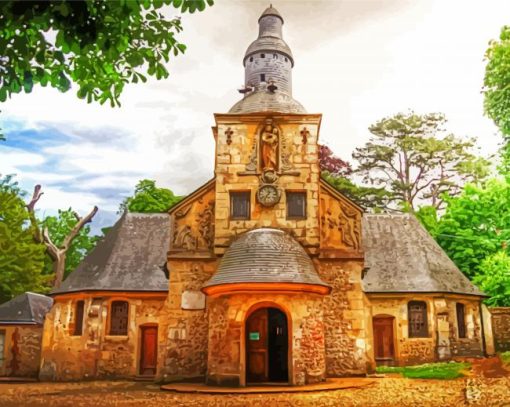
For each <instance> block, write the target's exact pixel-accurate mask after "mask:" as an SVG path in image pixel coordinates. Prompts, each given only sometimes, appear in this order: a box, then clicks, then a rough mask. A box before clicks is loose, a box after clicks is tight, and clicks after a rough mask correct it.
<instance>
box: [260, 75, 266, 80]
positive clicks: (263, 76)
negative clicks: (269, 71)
mask: <svg viewBox="0 0 510 407" xmlns="http://www.w3.org/2000/svg"><path fill="white" fill-rule="evenodd" d="M265 81H266V74H265V73H261V74H260V82H265Z"/></svg>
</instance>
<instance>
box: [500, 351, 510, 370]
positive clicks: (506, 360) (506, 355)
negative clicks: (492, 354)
mask: <svg viewBox="0 0 510 407" xmlns="http://www.w3.org/2000/svg"><path fill="white" fill-rule="evenodd" d="M499 357H500V358H501V361H502V362H503V365H505V366H506V367H510V351H508V352H503V353H500V354H499Z"/></svg>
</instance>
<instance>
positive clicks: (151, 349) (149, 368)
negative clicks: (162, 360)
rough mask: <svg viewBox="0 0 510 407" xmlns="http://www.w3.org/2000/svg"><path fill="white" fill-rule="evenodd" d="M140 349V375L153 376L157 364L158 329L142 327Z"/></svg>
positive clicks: (155, 327)
mask: <svg viewBox="0 0 510 407" xmlns="http://www.w3.org/2000/svg"><path fill="white" fill-rule="evenodd" d="M140 330H141V336H142V339H141V349H140V375H142V376H154V375H155V374H156V369H157V364H158V327H157V326H142V327H140Z"/></svg>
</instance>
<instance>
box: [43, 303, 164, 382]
mask: <svg viewBox="0 0 510 407" xmlns="http://www.w3.org/2000/svg"><path fill="white" fill-rule="evenodd" d="M165 297H166V294H165V293H162V294H149V293H142V294H139V297H138V298H137V297H136V294H132V293H130V294H125V293H124V294H122V293H118V294H116V295H115V296H105V295H97V296H96V295H94V294H93V293H91V294H89V295H84V294H81V295H78V294H76V295H66V296H62V297H56V298H55V303H54V305H53V307H52V309H51V311H50V312H49V313H48V314H47V316H46V320H45V324H44V334H43V340H42V358H41V370H40V374H39V377H40V378H41V380H83V379H103V378H132V377H135V376H136V375H138V373H139V360H140V326H142V325H145V324H151V325H154V324H156V325H157V324H158V323H159V316H160V314H161V311H162V308H163V306H164V304H165V302H164V298H165ZM78 300H83V301H84V302H85V303H84V320H83V333H82V335H74V326H75V315H74V313H75V309H76V302H77V301H78ZM115 300H121V301H127V302H128V303H129V314H128V318H129V321H128V334H127V335H122V336H118V335H110V334H109V329H110V328H109V322H110V321H109V313H110V305H111V302H112V301H115ZM158 335H159V338H158V342H159V349H158V350H159V352H162V351H163V346H162V343H163V336H164V333H163V332H162V330H161V329H159V330H158Z"/></svg>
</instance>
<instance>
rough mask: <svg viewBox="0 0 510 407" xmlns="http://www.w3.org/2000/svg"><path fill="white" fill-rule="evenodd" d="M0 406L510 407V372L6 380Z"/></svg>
mask: <svg viewBox="0 0 510 407" xmlns="http://www.w3.org/2000/svg"><path fill="white" fill-rule="evenodd" d="M0 406H2V407H10V406H29V407H60V406H62V407H67V406H69V407H93V406H101V407H103V406H104V407H109V406H115V407H134V406H137V407H138V406H143V407H153V406H158V407H159V406H193V407H201V406H207V407H217V406H218V407H219V406H346V407H347V406H368V407H370V406H374V407H375V406H378V407H382V406H384V407H387V406H399V407H404V406H412V407H417V406H442V407H444V406H456V407H460V406H480V407H481V406H483V407H486V406H501V407H510V375H509V373H508V371H506V370H505V369H503V368H502V367H501V364H500V363H499V361H498V360H491V359H485V360H480V361H476V360H475V361H473V372H472V376H471V377H467V378H462V379H456V380H446V381H441V380H423V379H404V378H400V377H384V378H377V379H376V380H375V381H374V383H372V384H370V385H368V386H364V387H360V388H350V389H342V390H334V391H320V392H311V393H285V394H264V395H258V394H249V395H210V394H182V393H174V392H164V391H161V390H160V388H159V386H157V385H155V384H152V383H139V382H129V381H95V382H80V383H0Z"/></svg>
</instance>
